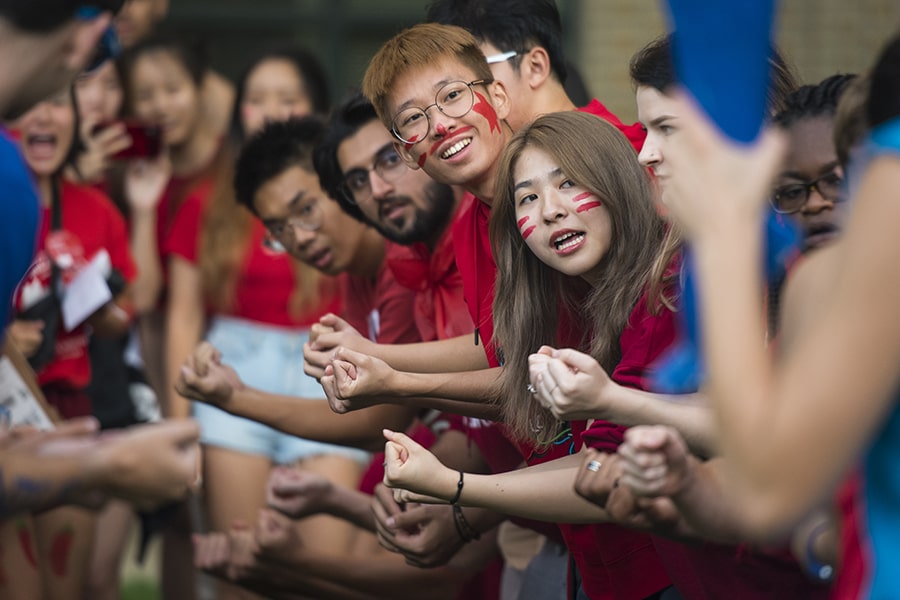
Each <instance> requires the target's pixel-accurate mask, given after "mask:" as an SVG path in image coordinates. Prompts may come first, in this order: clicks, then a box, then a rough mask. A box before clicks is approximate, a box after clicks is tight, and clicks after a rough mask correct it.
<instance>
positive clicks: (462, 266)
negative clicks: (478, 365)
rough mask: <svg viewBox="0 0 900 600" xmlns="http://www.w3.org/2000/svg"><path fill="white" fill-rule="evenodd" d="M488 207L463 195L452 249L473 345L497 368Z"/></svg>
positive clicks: (492, 266) (454, 227) (471, 196)
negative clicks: (481, 349) (479, 348)
mask: <svg viewBox="0 0 900 600" xmlns="http://www.w3.org/2000/svg"><path fill="white" fill-rule="evenodd" d="M490 217H491V207H490V206H488V205H487V204H485V203H484V202H482V201H481V200H479V199H478V198H476V197H475V196H474V195H472V194H470V193H468V192H466V194H465V195H464V196H463V198H462V200H461V201H460V207H459V210H458V212H457V218H456V220H455V221H454V222H453V229H452V233H453V248H454V251H455V252H456V266H457V268H458V269H459V275H460V278H461V279H462V285H463V297H464V298H465V301H466V305H467V306H468V308H469V315H470V316H471V317H472V322H473V323H474V324H475V337H473V340H472V343H476V342H477V343H479V344H481V343H483V344H484V352H485V354H486V355H487V359H488V364H490V366H492V367H499V366H500V362H499V361H498V360H497V354H496V352H495V350H494V347H493V343H492V338H493V335H494V318H493V314H494V307H493V304H494V281H495V279H496V278H497V264H496V263H495V262H494V255H493V253H492V252H491V240H490V234H489V232H488V222H489V221H490Z"/></svg>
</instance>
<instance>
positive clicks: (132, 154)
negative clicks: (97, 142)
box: [92, 121, 162, 160]
mask: <svg viewBox="0 0 900 600" xmlns="http://www.w3.org/2000/svg"><path fill="white" fill-rule="evenodd" d="M120 123H121V126H124V130H125V133H126V134H127V135H128V138H130V140H131V144H130V145H129V146H127V147H125V148H122V149H120V150H118V151H116V152H115V153H113V154H112V155H111V156H110V157H109V158H110V159H112V160H131V159H133V158H156V157H157V156H159V154H160V152H162V130H161V129H160V128H159V127H158V126H156V125H148V124H146V123H140V122H137V121H122V122H113V123H98V124H97V125H94V127H93V130H92V135H93V136H97V135H102V133H101V132H103V131H104V130H107V129H108V128H110V127H112V126H117V125H119V124H120Z"/></svg>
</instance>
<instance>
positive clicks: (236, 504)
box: [167, 49, 366, 598]
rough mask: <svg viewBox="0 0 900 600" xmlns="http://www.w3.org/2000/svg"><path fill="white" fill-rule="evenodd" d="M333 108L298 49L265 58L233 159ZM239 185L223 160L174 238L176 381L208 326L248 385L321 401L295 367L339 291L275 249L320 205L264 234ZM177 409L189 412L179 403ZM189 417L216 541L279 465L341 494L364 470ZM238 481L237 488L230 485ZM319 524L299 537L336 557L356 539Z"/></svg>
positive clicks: (273, 437) (252, 427)
mask: <svg viewBox="0 0 900 600" xmlns="http://www.w3.org/2000/svg"><path fill="white" fill-rule="evenodd" d="M328 108H329V106H328V90H327V82H326V80H325V76H324V73H323V70H322V68H321V66H320V65H319V64H318V61H317V60H316V59H315V58H314V57H313V56H312V55H311V54H309V53H307V52H305V51H301V50H298V49H285V50H279V51H274V52H268V53H266V54H263V55H262V56H260V57H259V58H257V59H256V60H255V61H253V62H252V63H251V65H250V66H249V67H248V69H247V70H246V72H245V73H244V75H243V76H242V77H241V79H240V80H239V85H238V90H237V102H236V104H235V115H234V127H233V131H234V135H233V139H232V140H230V143H229V144H228V149H229V150H232V149H235V150H236V149H237V147H238V146H240V145H242V144H243V141H244V139H246V138H247V137H250V136H252V135H254V134H256V133H257V132H258V131H259V130H261V129H262V128H263V126H264V125H265V124H266V123H267V122H272V121H284V120H286V119H288V118H290V117H295V116H304V115H309V114H319V115H322V114H325V113H326V112H327V111H328ZM232 180H233V168H232V163H231V160H228V162H227V167H225V168H222V169H221V170H220V172H219V173H217V178H216V183H215V185H214V187H213V188H212V192H211V195H210V197H209V200H208V204H207V202H205V201H203V200H202V199H197V200H195V201H194V202H191V203H189V204H187V205H186V206H185V209H184V210H183V211H182V213H181V214H180V215H179V218H178V219H177V220H176V222H175V224H174V226H173V232H172V236H171V238H170V244H169V248H168V250H169V252H170V261H171V262H172V264H173V269H172V278H171V281H170V289H171V293H170V298H169V305H168V314H169V328H168V332H169V336H168V337H169V339H168V348H169V351H168V353H167V360H168V361H169V363H168V364H169V368H168V373H169V375H170V377H171V379H170V381H171V382H172V383H174V382H175V381H177V377H178V374H179V372H180V369H181V365H182V363H183V362H184V359H185V358H186V357H187V356H188V355H189V354H190V353H191V352H192V351H193V350H194V348H195V347H196V346H197V344H198V343H199V342H200V341H201V339H202V336H203V326H202V323H204V322H207V320H208V325H209V330H208V331H207V332H206V333H205V337H206V339H207V340H209V341H210V342H211V343H212V344H213V345H214V346H215V347H216V348H218V349H219V350H221V351H222V353H223V355H224V357H225V359H226V360H227V361H228V363H229V364H230V365H232V366H233V367H234V368H235V370H236V371H237V373H238V375H239V376H240V378H241V379H242V381H244V382H245V383H246V384H247V385H250V386H253V387H254V388H258V389H261V390H264V391H267V392H273V393H278V394H285V395H290V396H297V397H301V398H320V397H322V390H321V387H320V386H319V385H318V382H316V380H315V379H312V378H311V377H307V376H306V375H305V374H304V373H303V372H302V369H300V368H299V365H300V364H302V361H303V354H302V348H303V344H304V343H305V342H306V340H307V337H308V328H309V327H310V326H311V325H312V324H313V323H315V322H317V321H318V319H319V317H320V316H321V315H322V314H324V313H326V312H337V311H338V310H339V308H340V306H339V302H338V296H337V286H336V284H335V282H334V281H333V280H332V279H331V278H330V277H324V276H322V275H320V274H319V272H318V271H316V270H315V269H314V268H312V267H311V266H309V265H304V264H301V263H300V262H298V261H295V260H293V259H292V258H291V257H290V256H289V255H288V254H287V253H285V252H284V247H283V245H282V243H281V242H280V241H279V240H284V239H287V238H289V237H290V234H291V233H292V232H291V231H289V230H291V229H302V230H308V231H313V230H315V229H317V228H318V227H319V225H320V224H321V219H322V214H321V210H320V209H319V207H318V205H317V203H316V199H314V198H297V199H296V202H294V203H293V205H292V207H291V216H290V217H289V218H288V219H285V220H284V221H282V222H279V223H274V224H270V226H269V233H267V232H266V227H265V226H264V225H263V224H262V223H260V221H259V220H257V219H254V218H253V217H252V215H251V214H250V213H249V211H247V210H246V209H245V208H244V207H242V206H240V205H239V204H238V203H237V201H236V199H235V195H234V190H233V184H232ZM321 258H324V257H321ZM173 394H174V392H173ZM175 400H176V401H177V402H179V403H185V405H186V404H187V403H186V401H185V400H184V399H183V398H181V397H178V398H176V399H175ZM184 410H185V412H187V409H184ZM193 412H194V416H195V417H196V418H197V419H198V421H199V422H200V425H201V427H202V436H201V442H202V443H203V445H204V453H203V456H204V465H203V467H204V482H205V486H206V496H205V498H206V508H207V512H208V519H209V526H210V529H214V530H227V529H229V528H230V527H231V526H232V524H233V523H234V522H235V521H243V522H245V523H254V522H255V520H256V518H257V513H258V511H259V509H260V508H261V507H263V506H264V505H265V483H266V480H267V479H268V476H269V472H270V470H271V468H272V466H273V465H278V464H294V463H295V462H298V461H300V462H302V463H303V466H304V467H305V468H307V469H309V470H312V471H316V472H319V473H322V474H323V475H326V476H327V477H328V478H329V479H330V480H332V481H334V482H335V483H338V484H342V485H354V484H355V483H356V480H357V479H358V477H359V472H360V468H361V465H360V461H362V460H364V459H365V458H366V454H365V453H363V452H360V451H355V450H345V449H343V448H339V447H336V446H331V445H326V444H320V443H317V442H311V441H308V440H303V439H300V438H296V437H293V436H289V435H286V434H283V433H280V432H277V431H275V430H274V429H271V428H269V427H267V426H265V425H262V424H259V423H257V422H254V421H250V420H247V419H243V418H240V417H236V416H233V415H230V414H228V413H226V412H224V411H222V410H220V409H219V408H217V407H214V406H211V405H208V404H201V403H197V404H194V406H193ZM238 472H239V473H240V474H241V477H240V480H237V479H235V478H234V476H233V475H234V473H238ZM324 521H325V519H322V520H321V521H318V522H317V521H315V520H313V521H310V522H308V523H306V522H305V523H303V524H302V525H301V532H300V534H301V535H302V536H309V538H308V539H313V537H315V539H317V543H318V544H319V545H320V546H322V545H323V544H324V547H325V548H326V549H328V548H334V549H335V550H336V551H340V550H341V549H342V548H343V547H344V544H345V542H346V538H347V536H348V535H349V532H350V529H349V528H348V527H346V525H344V524H343V523H339V522H337V521H334V522H330V521H329V522H324ZM304 528H305V529H304ZM341 528H343V529H344V531H342V529H341ZM326 534H327V535H326ZM242 593H245V592H240V591H239V590H237V588H232V587H231V586H228V585H225V584H223V586H222V589H221V590H220V595H219V597H221V598H232V597H243V596H239V594H242Z"/></svg>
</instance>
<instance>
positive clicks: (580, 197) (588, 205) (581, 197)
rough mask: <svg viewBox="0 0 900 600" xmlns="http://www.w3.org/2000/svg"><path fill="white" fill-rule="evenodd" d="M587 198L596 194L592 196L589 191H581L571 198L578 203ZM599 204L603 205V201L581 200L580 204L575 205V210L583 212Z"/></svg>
mask: <svg viewBox="0 0 900 600" xmlns="http://www.w3.org/2000/svg"><path fill="white" fill-rule="evenodd" d="M588 198H596V196H594V194H592V193H591V192H581V193H580V194H578V195H577V196H575V197H574V198H572V202H574V203H575V204H578V203H579V202H582V201H583V200H587V199H588ZM599 206H603V203H602V202H600V201H599V200H594V201H593V202H583V203H582V204H578V206H577V207H575V212H577V213H583V212H585V211H589V210H591V209H592V208H597V207H599Z"/></svg>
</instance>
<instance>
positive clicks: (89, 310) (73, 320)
mask: <svg viewBox="0 0 900 600" xmlns="http://www.w3.org/2000/svg"><path fill="white" fill-rule="evenodd" d="M108 271H109V255H108V254H107V253H106V251H105V250H104V251H101V252H98V253H97V254H96V255H95V256H94V258H93V259H92V260H91V262H89V263H88V264H87V265H86V266H84V267H83V268H82V269H80V270H79V271H78V274H77V275H75V278H74V279H73V280H72V281H71V282H70V283H69V285H67V286H66V293H65V296H64V297H63V301H62V316H63V326H64V327H65V328H66V331H72V330H73V329H75V328H76V327H78V326H79V325H81V323H83V322H84V320H85V319H87V318H88V317H90V316H91V315H92V314H94V313H95V312H97V310H98V309H100V308H102V307H103V305H104V304H106V303H107V302H109V301H110V300H112V293H111V292H110V291H109V286H108V285H106V273H107V272H108Z"/></svg>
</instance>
